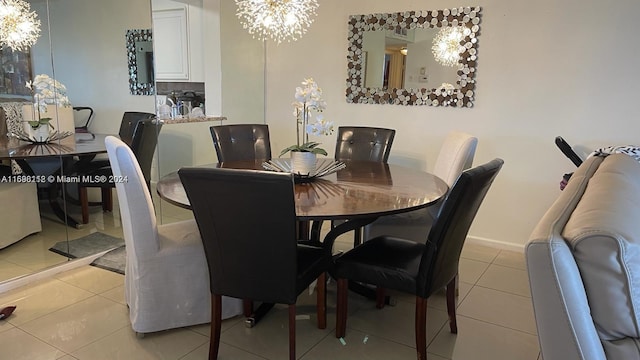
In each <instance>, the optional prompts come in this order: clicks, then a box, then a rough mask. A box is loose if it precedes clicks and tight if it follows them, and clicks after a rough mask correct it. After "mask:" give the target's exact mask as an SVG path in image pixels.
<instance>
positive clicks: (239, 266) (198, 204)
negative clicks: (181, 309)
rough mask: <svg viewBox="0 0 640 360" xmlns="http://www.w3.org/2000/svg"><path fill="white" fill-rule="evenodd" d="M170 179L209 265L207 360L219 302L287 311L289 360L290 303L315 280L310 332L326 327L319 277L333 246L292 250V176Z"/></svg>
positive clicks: (203, 172) (197, 171)
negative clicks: (177, 182)
mask: <svg viewBox="0 0 640 360" xmlns="http://www.w3.org/2000/svg"><path fill="white" fill-rule="evenodd" d="M178 174H179V175H180V179H181V180H182V183H183V185H184V188H185V190H186V193H187V196H188V197H189V201H190V203H191V208H192V209H193V213H194V215H195V218H196V222H197V223H198V227H199V229H200V235H201V237H202V242H203V244H204V250H205V254H206V257H207V262H208V264H209V272H210V279H211V306H212V308H211V314H212V315H211V343H210V347H209V359H216V358H217V354H218V347H219V342H220V322H221V319H220V297H221V296H222V295H226V296H230V297H235V298H241V299H251V300H254V301H262V302H266V303H279V304H288V305H289V357H290V359H295V358H296V351H295V323H296V320H295V316H296V306H295V304H296V299H297V297H298V295H299V294H300V293H301V292H302V291H304V290H305V289H306V288H307V287H308V286H309V284H311V283H312V282H313V281H314V280H315V279H318V287H317V291H318V294H317V295H318V299H317V301H318V305H317V311H318V327H319V328H321V329H324V328H325V327H326V292H325V286H326V284H325V282H326V281H325V271H327V270H328V269H329V267H330V266H331V246H332V245H333V244H323V245H322V247H320V246H309V245H301V244H298V242H297V238H296V212H295V200H294V183H293V175H292V174H284V173H272V172H265V171H254V170H233V169H213V168H182V169H180V170H179V171H178ZM266 208H268V211H265V209H266Z"/></svg>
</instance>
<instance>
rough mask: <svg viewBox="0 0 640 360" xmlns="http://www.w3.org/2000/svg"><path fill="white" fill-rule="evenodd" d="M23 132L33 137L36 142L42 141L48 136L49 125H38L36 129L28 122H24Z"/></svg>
mask: <svg viewBox="0 0 640 360" xmlns="http://www.w3.org/2000/svg"><path fill="white" fill-rule="evenodd" d="M23 124H24V128H23V129H24V132H25V133H26V134H27V135H29V137H30V138H31V139H34V140H35V141H36V142H41V143H44V142H46V141H47V138H49V126H47V125H40V126H39V127H38V128H37V129H34V128H32V127H31V125H29V123H27V122H24V123H23Z"/></svg>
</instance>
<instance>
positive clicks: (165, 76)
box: [153, 6, 190, 81]
mask: <svg viewBox="0 0 640 360" xmlns="http://www.w3.org/2000/svg"><path fill="white" fill-rule="evenodd" d="M187 24H188V19H187V7H186V6H184V7H182V8H179V9H167V10H154V11H153V41H154V48H155V49H154V53H155V54H154V56H155V58H156V77H157V79H158V80H184V81H188V80H189V78H190V76H189V74H190V72H189V35H188V28H187Z"/></svg>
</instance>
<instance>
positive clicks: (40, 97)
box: [25, 74, 71, 129]
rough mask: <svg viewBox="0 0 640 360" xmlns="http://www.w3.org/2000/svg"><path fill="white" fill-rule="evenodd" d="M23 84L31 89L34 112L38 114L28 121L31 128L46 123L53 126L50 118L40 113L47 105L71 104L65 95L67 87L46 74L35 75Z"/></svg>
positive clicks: (44, 111)
mask: <svg viewBox="0 0 640 360" xmlns="http://www.w3.org/2000/svg"><path fill="white" fill-rule="evenodd" d="M25 86H26V87H27V88H29V90H31V97H32V98H33V106H34V113H37V114H38V119H37V120H35V119H34V120H32V121H29V122H28V123H29V125H31V127H32V128H33V129H37V128H39V127H40V126H41V125H48V126H49V127H51V128H53V126H52V125H51V124H50V123H49V121H51V118H50V117H42V116H41V114H42V113H46V112H47V105H56V106H62V107H69V106H71V103H70V102H69V98H68V97H67V88H66V87H65V86H64V85H62V84H61V83H60V82H59V81H57V80H54V79H52V78H50V77H49V75H46V74H40V75H37V76H36V77H35V78H34V79H33V81H31V80H30V81H27V83H26V84H25Z"/></svg>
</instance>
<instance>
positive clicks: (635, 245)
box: [562, 154, 640, 355]
mask: <svg viewBox="0 0 640 360" xmlns="http://www.w3.org/2000/svg"><path fill="white" fill-rule="evenodd" d="M573 180H574V179H571V181H573ZM639 204H640V163H638V162H637V161H635V160H634V159H633V158H631V157H629V156H627V155H623V154H615V155H610V156H608V157H606V158H605V159H604V160H603V161H602V163H601V164H600V166H599V167H598V168H597V170H596V171H595V173H594V174H593V176H592V177H591V178H590V179H589V182H588V184H587V187H586V189H585V191H584V194H583V196H582V198H581V199H580V201H579V203H578V204H577V205H576V207H575V209H574V211H573V213H572V214H571V216H570V218H569V219H568V221H567V223H566V225H565V227H564V229H563V232H562V235H563V237H564V238H565V240H566V241H567V243H568V244H569V246H570V247H571V248H572V250H573V254H574V257H575V260H576V263H577V265H578V268H579V270H580V274H581V276H582V279H583V283H584V287H585V290H586V293H587V297H588V299H589V306H590V308H591V315H592V317H593V320H594V322H595V324H596V329H597V331H598V335H599V337H600V339H601V340H602V341H603V345H604V347H605V351H606V352H607V353H608V355H611V353H612V352H613V353H616V352H619V350H620V345H622V344H621V343H620V341H622V342H626V340H624V339H625V338H635V340H632V339H627V340H631V341H632V342H636V341H637V338H639V337H640V330H639V327H640V226H639V224H640V206H639ZM629 345H630V346H631V347H633V348H636V355H637V347H636V346H635V345H633V344H629ZM636 345H637V344H636ZM622 347H623V348H626V347H627V346H625V345H623V346H622Z"/></svg>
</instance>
